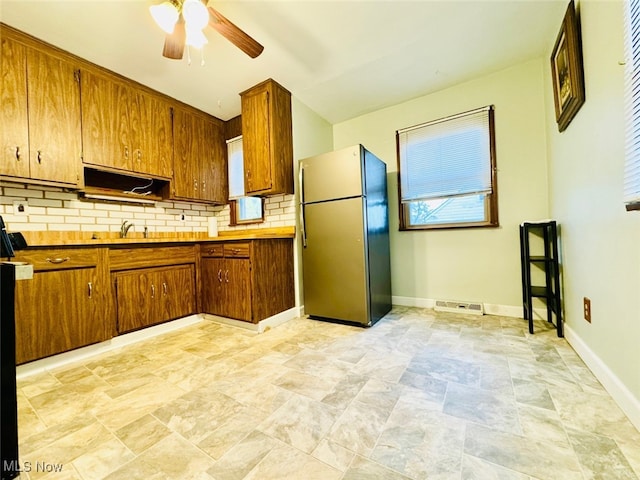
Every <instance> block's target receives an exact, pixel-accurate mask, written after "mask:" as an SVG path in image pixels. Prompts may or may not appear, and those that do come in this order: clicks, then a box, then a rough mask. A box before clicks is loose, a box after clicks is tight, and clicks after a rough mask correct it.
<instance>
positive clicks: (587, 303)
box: [583, 297, 591, 323]
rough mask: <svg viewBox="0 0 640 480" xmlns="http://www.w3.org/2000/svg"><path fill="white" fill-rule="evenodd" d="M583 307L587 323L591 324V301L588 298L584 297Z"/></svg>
mask: <svg viewBox="0 0 640 480" xmlns="http://www.w3.org/2000/svg"><path fill="white" fill-rule="evenodd" d="M583 306H584V319H585V320H586V321H587V322H589V323H591V300H589V299H588V298H587V297H584V299H583Z"/></svg>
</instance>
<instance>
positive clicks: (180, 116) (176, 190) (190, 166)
mask: <svg viewBox="0 0 640 480" xmlns="http://www.w3.org/2000/svg"><path fill="white" fill-rule="evenodd" d="M173 138H174V143H173V148H174V150H173V188H172V196H173V197H174V198H177V199H184V200H196V201H198V200H199V201H203V202H210V203H217V204H224V203H226V202H227V197H228V186H227V162H226V156H225V151H226V149H225V143H224V123H223V122H222V121H220V120H218V119H216V118H214V117H210V116H208V115H206V114H203V113H201V112H197V111H195V110H191V109H189V108H186V107H182V106H177V107H175V109H174V115H173Z"/></svg>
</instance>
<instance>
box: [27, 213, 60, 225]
mask: <svg viewBox="0 0 640 480" xmlns="http://www.w3.org/2000/svg"><path fill="white" fill-rule="evenodd" d="M29 221H30V222H36V223H47V224H49V223H51V224H57V223H64V217H63V216H59V215H29Z"/></svg>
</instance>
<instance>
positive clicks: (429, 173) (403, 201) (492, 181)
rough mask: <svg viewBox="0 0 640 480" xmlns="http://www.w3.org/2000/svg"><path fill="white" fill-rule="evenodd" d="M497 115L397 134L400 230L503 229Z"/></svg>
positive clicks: (477, 114)
mask: <svg viewBox="0 0 640 480" xmlns="http://www.w3.org/2000/svg"><path fill="white" fill-rule="evenodd" d="M493 112H494V109H493V106H492V105H490V106H487V107H482V108H479V109H476V110H472V111H470V112H464V113H460V114H458V115H452V116H449V117H446V118H442V119H438V120H434V121H430V122H427V123H423V124H420V125H416V126H413V127H408V128H404V129H402V130H398V131H397V132H396V144H397V152H398V193H399V196H400V229H401V230H424V229H435V228H458V227H496V226H498V201H497V182H496V159H495V138H494V137H495V136H494V119H493V116H494V115H493Z"/></svg>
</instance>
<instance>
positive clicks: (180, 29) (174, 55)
mask: <svg viewBox="0 0 640 480" xmlns="http://www.w3.org/2000/svg"><path fill="white" fill-rule="evenodd" d="M186 37H187V34H186V31H185V29H184V20H182V18H181V19H180V20H178V22H177V23H176V26H175V27H174V29H173V33H169V34H167V36H166V37H165V38H164V48H163V49H162V56H163V57H167V58H171V59H173V60H180V59H181V58H182V55H183V54H184V44H185V40H186Z"/></svg>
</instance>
